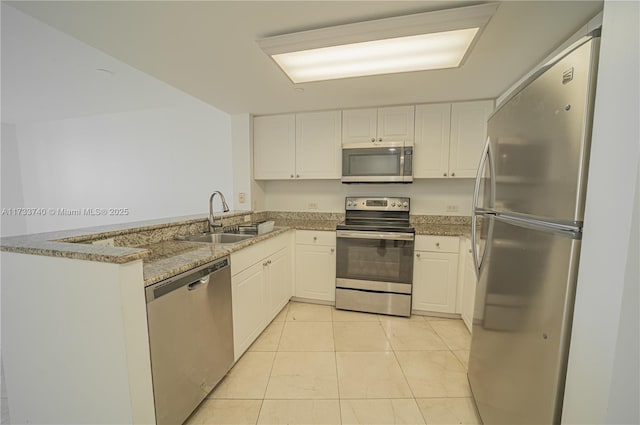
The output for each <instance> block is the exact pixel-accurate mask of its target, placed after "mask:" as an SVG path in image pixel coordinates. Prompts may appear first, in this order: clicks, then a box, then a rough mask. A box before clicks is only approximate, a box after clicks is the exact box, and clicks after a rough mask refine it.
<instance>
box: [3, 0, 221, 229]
mask: <svg viewBox="0 0 640 425" xmlns="http://www.w3.org/2000/svg"><path fill="white" fill-rule="evenodd" d="M97 69H108V70H110V71H111V73H109V72H104V71H97ZM2 122H3V126H2V133H3V134H2V139H3V140H2V142H3V148H2V156H3V157H2V165H3V167H2V187H3V197H2V207H3V208H18V207H29V208H45V209H47V210H48V209H57V208H66V209H69V210H72V209H78V208H80V209H82V208H107V209H108V208H128V210H129V214H128V215H125V216H115V215H114V216H98V217H96V216H88V215H81V216H66V217H62V216H59V215H58V216H53V215H51V214H47V215H45V216H29V217H27V218H26V219H25V220H23V223H20V222H19V220H17V219H15V218H13V219H8V220H5V216H3V221H2V225H3V226H2V235H3V236H7V235H13V234H19V233H24V232H28V233H34V232H42V231H49V230H58V229H65V228H77V227H85V226H95V225H101V224H108V223H116V222H129V221H136V220H142V219H150V218H160V217H171V216H179V215H186V214H197V213H206V212H207V210H208V203H207V201H208V197H209V195H210V194H211V192H212V191H214V190H221V191H222V192H223V193H224V194H225V195H227V196H228V198H229V205H230V206H232V207H233V205H234V202H233V201H234V199H233V196H232V192H233V178H232V152H231V118H230V116H229V115H228V114H226V113H224V112H221V111H220V110H218V109H216V108H213V107H211V106H209V105H207V104H204V103H203V102H201V101H199V100H197V99H195V98H193V97H191V96H188V95H186V94H184V93H183V92H181V91H179V90H176V89H175V88H173V87H171V86H168V85H167V84H165V83H163V82H161V81H159V80H156V79H155V78H153V77H151V76H149V75H147V74H144V73H142V72H140V71H138V70H136V69H134V68H132V67H130V66H128V65H126V64H124V63H122V62H119V61H117V60H115V59H114V58H112V57H110V56H107V55H105V54H103V53H102V52H100V51H98V50H96V49H93V48H92V47H89V46H87V45H85V44H83V43H81V42H79V41H78V40H76V39H73V38H71V37H69V36H67V35H65V34H63V33H61V32H59V31H56V30H53V29H52V28H51V27H48V26H46V25H44V24H42V23H41V22H39V21H37V20H35V19H33V18H31V17H29V16H27V15H24V14H22V13H21V12H18V11H17V10H15V9H13V8H12V7H11V6H8V5H6V4H4V3H3V4H2ZM5 135H6V136H7V147H6V148H5ZM5 164H11V166H9V167H5ZM20 185H21V189H20ZM7 186H10V187H11V189H12V190H9V193H10V194H11V196H9V197H5V196H4V189H5V188H6V187H7ZM20 194H21V195H22V201H23V203H22V204H20ZM216 207H217V208H216V209H219V208H220V206H219V205H218V204H217V205H216Z"/></svg>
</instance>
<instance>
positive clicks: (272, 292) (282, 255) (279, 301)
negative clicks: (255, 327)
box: [267, 248, 293, 321]
mask: <svg viewBox="0 0 640 425" xmlns="http://www.w3.org/2000/svg"><path fill="white" fill-rule="evenodd" d="M267 266H268V272H269V276H268V284H267V291H268V293H267V297H268V300H269V305H268V317H269V321H270V320H271V319H273V318H274V317H276V316H277V315H278V313H279V312H280V310H282V308H283V307H284V306H285V305H286V304H287V303H288V302H289V299H290V298H291V295H292V283H293V282H292V279H291V254H290V249H289V248H283V249H281V250H280V251H278V252H276V253H275V254H273V255H272V256H271V257H269V259H268V260H267Z"/></svg>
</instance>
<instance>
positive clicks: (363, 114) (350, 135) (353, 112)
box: [342, 108, 378, 145]
mask: <svg viewBox="0 0 640 425" xmlns="http://www.w3.org/2000/svg"><path fill="white" fill-rule="evenodd" d="M377 114H378V110H377V109H375V108H371V109H349V110H345V111H342V144H343V145H345V144H347V143H361V142H372V141H375V140H376V127H377V121H378V115H377Z"/></svg>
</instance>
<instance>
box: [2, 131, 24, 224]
mask: <svg viewBox="0 0 640 425" xmlns="http://www.w3.org/2000/svg"><path fill="white" fill-rule="evenodd" d="M0 160H1V164H0V167H1V168H0V170H1V172H2V176H1V177H0V183H1V188H0V190H1V192H0V196H1V198H0V207H4V206H5V205H6V206H14V205H15V206H17V207H20V206H23V205H24V194H23V190H22V174H21V172H20V155H19V151H18V138H17V135H16V126H15V125H14V124H7V123H4V122H3V123H2V131H1V132H0ZM0 229H2V231H1V232H0V234H2V235H4V234H5V229H10V231H11V232H13V234H20V233H26V232H27V223H26V217H25V216H23V215H5V214H3V215H2V216H1V221H0Z"/></svg>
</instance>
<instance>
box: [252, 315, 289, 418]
mask: <svg viewBox="0 0 640 425" xmlns="http://www.w3.org/2000/svg"><path fill="white" fill-rule="evenodd" d="M285 308H286V309H287V314H285V321H284V322H283V324H282V329H281V330H280V336H279V337H278V343H277V344H276V351H275V353H274V355H273V360H272V361H271V368H269V379H267V385H266V386H265V387H264V393H263V394H262V400H260V409H258V417H257V418H256V425H258V421H259V420H260V415H261V414H262V408H263V407H264V400H265V397H266V396H267V390H268V389H269V383H271V374H272V373H273V366H274V365H275V364H276V357H278V349H279V348H280V340H281V339H282V334H283V332H284V327H285V325H286V324H287V322H286V320H287V316H288V314H289V303H287V304H286V305H285V306H284V307H283V308H282V310H284V309H285ZM282 310H280V312H282ZM279 314H280V313H278V314H277V315H276V317H278V315H279ZM272 323H273V321H271V323H269V324H268V325H267V326H270V325H271V324H272Z"/></svg>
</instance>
